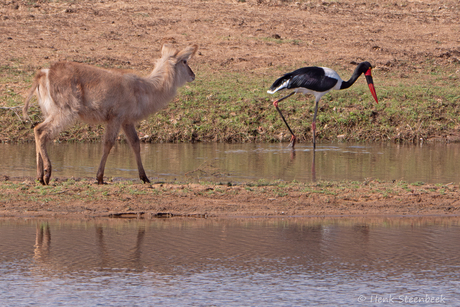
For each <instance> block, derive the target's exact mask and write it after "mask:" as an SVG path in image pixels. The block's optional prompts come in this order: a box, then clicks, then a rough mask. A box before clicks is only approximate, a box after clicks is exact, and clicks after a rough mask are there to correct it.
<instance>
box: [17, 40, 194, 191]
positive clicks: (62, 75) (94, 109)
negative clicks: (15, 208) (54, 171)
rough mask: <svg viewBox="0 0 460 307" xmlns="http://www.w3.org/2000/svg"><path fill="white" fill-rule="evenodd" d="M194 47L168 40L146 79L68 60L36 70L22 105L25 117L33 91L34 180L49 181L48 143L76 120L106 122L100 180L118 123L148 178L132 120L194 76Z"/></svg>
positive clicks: (158, 106)
mask: <svg viewBox="0 0 460 307" xmlns="http://www.w3.org/2000/svg"><path fill="white" fill-rule="evenodd" d="M197 48H198V47H197V46H196V45H193V46H189V47H186V48H185V49H183V50H182V51H177V50H176V49H174V48H173V47H172V46H170V45H168V44H165V45H163V47H162V50H161V58H160V59H158V60H157V61H156V65H155V67H154V69H153V71H152V72H151V73H150V75H148V76H147V77H145V78H144V77H139V76H137V75H135V74H132V73H126V72H123V71H118V70H108V69H103V68H99V67H94V66H89V65H85V64H80V63H72V62H58V63H55V64H53V65H52V66H51V67H50V68H48V69H41V70H40V71H38V73H37V75H36V76H35V80H34V82H33V85H32V88H31V90H30V92H29V96H28V98H27V100H26V103H25V105H24V108H23V115H24V118H27V117H28V116H27V110H28V108H29V101H30V99H31V98H32V96H33V95H34V93H35V94H36V95H37V97H38V103H39V105H40V108H41V110H42V113H43V115H44V117H45V120H44V121H43V122H41V123H39V124H37V125H36V126H35V128H34V133H35V146H36V154H37V179H38V180H39V181H40V182H41V183H42V184H44V185H47V184H48V183H49V181H50V177H51V161H50V159H49V157H48V153H47V151H46V143H47V142H48V141H50V140H51V139H53V138H54V137H55V136H56V135H57V134H58V133H59V132H61V131H62V130H63V129H64V128H65V127H67V126H68V125H70V124H72V123H73V122H75V121H76V120H77V119H80V120H82V121H85V122H88V123H101V122H105V123H106V130H105V134H104V153H103V155H102V159H101V163H100V164H99V169H98V170H97V176H96V178H97V182H98V183H99V184H102V183H104V182H103V177H104V168H105V163H106V161H107V156H108V155H109V153H110V150H111V149H112V146H113V145H114V143H115V141H116V138H117V136H118V133H119V131H120V127H121V128H122V129H123V131H124V133H125V135H126V138H127V139H128V142H129V144H130V145H131V147H132V149H133V151H134V155H135V156H136V162H137V168H138V170H139V177H140V179H141V180H142V181H144V183H146V182H147V183H149V182H150V181H149V179H148V178H147V175H146V174H145V171H144V167H143V166H142V161H141V156H140V141H139V137H138V136H137V132H136V129H135V123H136V122H138V121H139V120H141V119H144V118H146V117H147V116H148V115H150V114H152V113H154V112H157V111H158V110H160V109H161V108H163V107H165V106H166V105H167V104H168V102H169V101H171V99H172V98H173V97H174V96H175V95H176V92H177V89H178V88H179V87H181V86H183V85H184V84H185V83H186V82H192V81H193V80H194V79H195V74H194V73H193V71H192V70H191V69H190V67H189V66H188V64H187V61H188V60H189V59H190V58H191V57H192V56H193V55H194V54H195V52H196V50H197Z"/></svg>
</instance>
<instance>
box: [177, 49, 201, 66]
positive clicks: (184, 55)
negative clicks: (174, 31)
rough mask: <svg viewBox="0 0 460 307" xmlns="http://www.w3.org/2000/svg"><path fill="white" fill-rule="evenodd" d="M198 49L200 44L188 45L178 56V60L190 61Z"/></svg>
mask: <svg viewBox="0 0 460 307" xmlns="http://www.w3.org/2000/svg"><path fill="white" fill-rule="evenodd" d="M197 50H198V45H192V46H188V47H186V48H185V49H184V50H181V51H180V52H179V53H178V54H177V56H176V58H177V61H178V62H180V61H184V60H185V61H188V60H189V59H190V58H191V57H192V56H194V55H195V53H196V51H197Z"/></svg>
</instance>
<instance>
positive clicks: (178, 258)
mask: <svg viewBox="0 0 460 307" xmlns="http://www.w3.org/2000/svg"><path fill="white" fill-rule="evenodd" d="M459 225H460V218H458V217H456V218H393V219H388V218H386V219H384V218H375V219H371V218H366V219H365V218H360V219H321V218H312V219H244V220H226V219H223V220H219V219H197V220H192V219H169V220H124V221H123V220H89V221H86V222H79V221H73V222H72V221H58V220H54V221H45V222H43V223H42V222H37V221H33V220H32V221H23V220H3V221H2V220H0V233H1V234H2V240H1V241H0V289H7V291H2V290H0V301H2V302H6V305H12V304H13V303H14V305H30V304H37V305H59V304H62V302H66V303H67V304H70V305H74V304H78V305H91V306H94V305H111V304H115V305H133V304H137V305H163V306H178V305H219V306H222V305H225V306H229V305H230V306H231V305H234V306H241V305H251V306H269V305H284V306H286V305H289V306H292V305H325V304H326V305H332V306H336V305H356V303H357V298H358V297H359V296H360V295H363V296H366V297H367V298H368V301H367V305H368V304H369V302H370V301H369V299H370V297H371V296H372V295H374V296H375V295H379V296H383V297H385V296H386V297H388V296H389V295H408V296H424V295H431V296H440V295H443V296H444V297H445V298H447V299H448V300H449V301H448V304H450V305H456V304H457V303H458V297H460V290H459V289H460V288H459V287H458V283H459V282H460V275H459V274H458V268H459V267H460V246H459V245H458V244H455V242H459V240H460V226H459ZM51 246H52V248H51ZM32 251H33V252H32Z"/></svg>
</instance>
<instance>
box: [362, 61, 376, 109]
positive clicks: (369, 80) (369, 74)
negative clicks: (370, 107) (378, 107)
mask: <svg viewBox="0 0 460 307" xmlns="http://www.w3.org/2000/svg"><path fill="white" fill-rule="evenodd" d="M371 70H372V69H371V68H369V69H368V70H367V71H366V73H365V74H364V76H366V81H367V85H369V90H370V91H371V94H372V96H373V97H374V99H375V102H377V103H379V100H378V99H377V93H376V92H375V87H374V80H372V72H371Z"/></svg>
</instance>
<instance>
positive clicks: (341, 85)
mask: <svg viewBox="0 0 460 307" xmlns="http://www.w3.org/2000/svg"><path fill="white" fill-rule="evenodd" d="M371 70H372V66H371V64H370V63H369V62H362V63H359V64H358V66H357V67H356V69H355V71H354V73H353V75H352V76H351V78H350V80H348V81H343V80H342V78H340V76H339V75H338V74H337V72H335V71H334V70H332V69H330V68H327V67H316V66H312V67H304V68H299V69H297V70H294V71H293V72H290V73H287V74H285V75H284V76H282V77H281V78H279V79H277V80H276V81H275V82H274V83H273V84H272V86H271V87H270V89H269V90H268V91H267V93H269V94H274V93H276V92H278V91H281V90H284V89H294V91H293V92H292V93H290V94H289V95H287V96H285V97H283V98H281V99H278V100H275V101H274V102H273V105H274V106H275V107H276V110H277V111H278V113H279V114H280V115H281V118H282V119H283V121H284V123H285V124H286V126H287V128H288V129H289V131H290V132H291V135H292V137H291V143H290V144H289V146H290V147H294V145H295V141H296V137H295V135H294V133H293V132H292V130H291V128H290V127H289V125H288V123H287V122H286V119H285V118H284V116H283V114H282V113H281V111H280V109H279V108H278V103H279V102H280V101H282V100H284V99H286V98H288V97H290V96H292V95H294V94H295V93H304V94H313V95H314V96H315V98H316V101H315V113H314V115H313V123H312V124H311V127H312V130H313V149H315V148H316V142H315V134H316V113H317V112H318V102H319V100H320V99H321V97H322V96H323V95H324V94H326V93H328V92H330V91H331V90H344V89H346V88H349V87H350V86H352V85H353V83H355V81H356V80H357V79H358V78H359V76H361V75H362V74H364V75H365V76H366V80H367V84H368V85H369V89H370V91H371V93H372V96H373V97H374V99H375V101H376V102H377V103H379V102H378V99H377V94H376V93H375V88H374V81H373V80H372V73H371Z"/></svg>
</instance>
